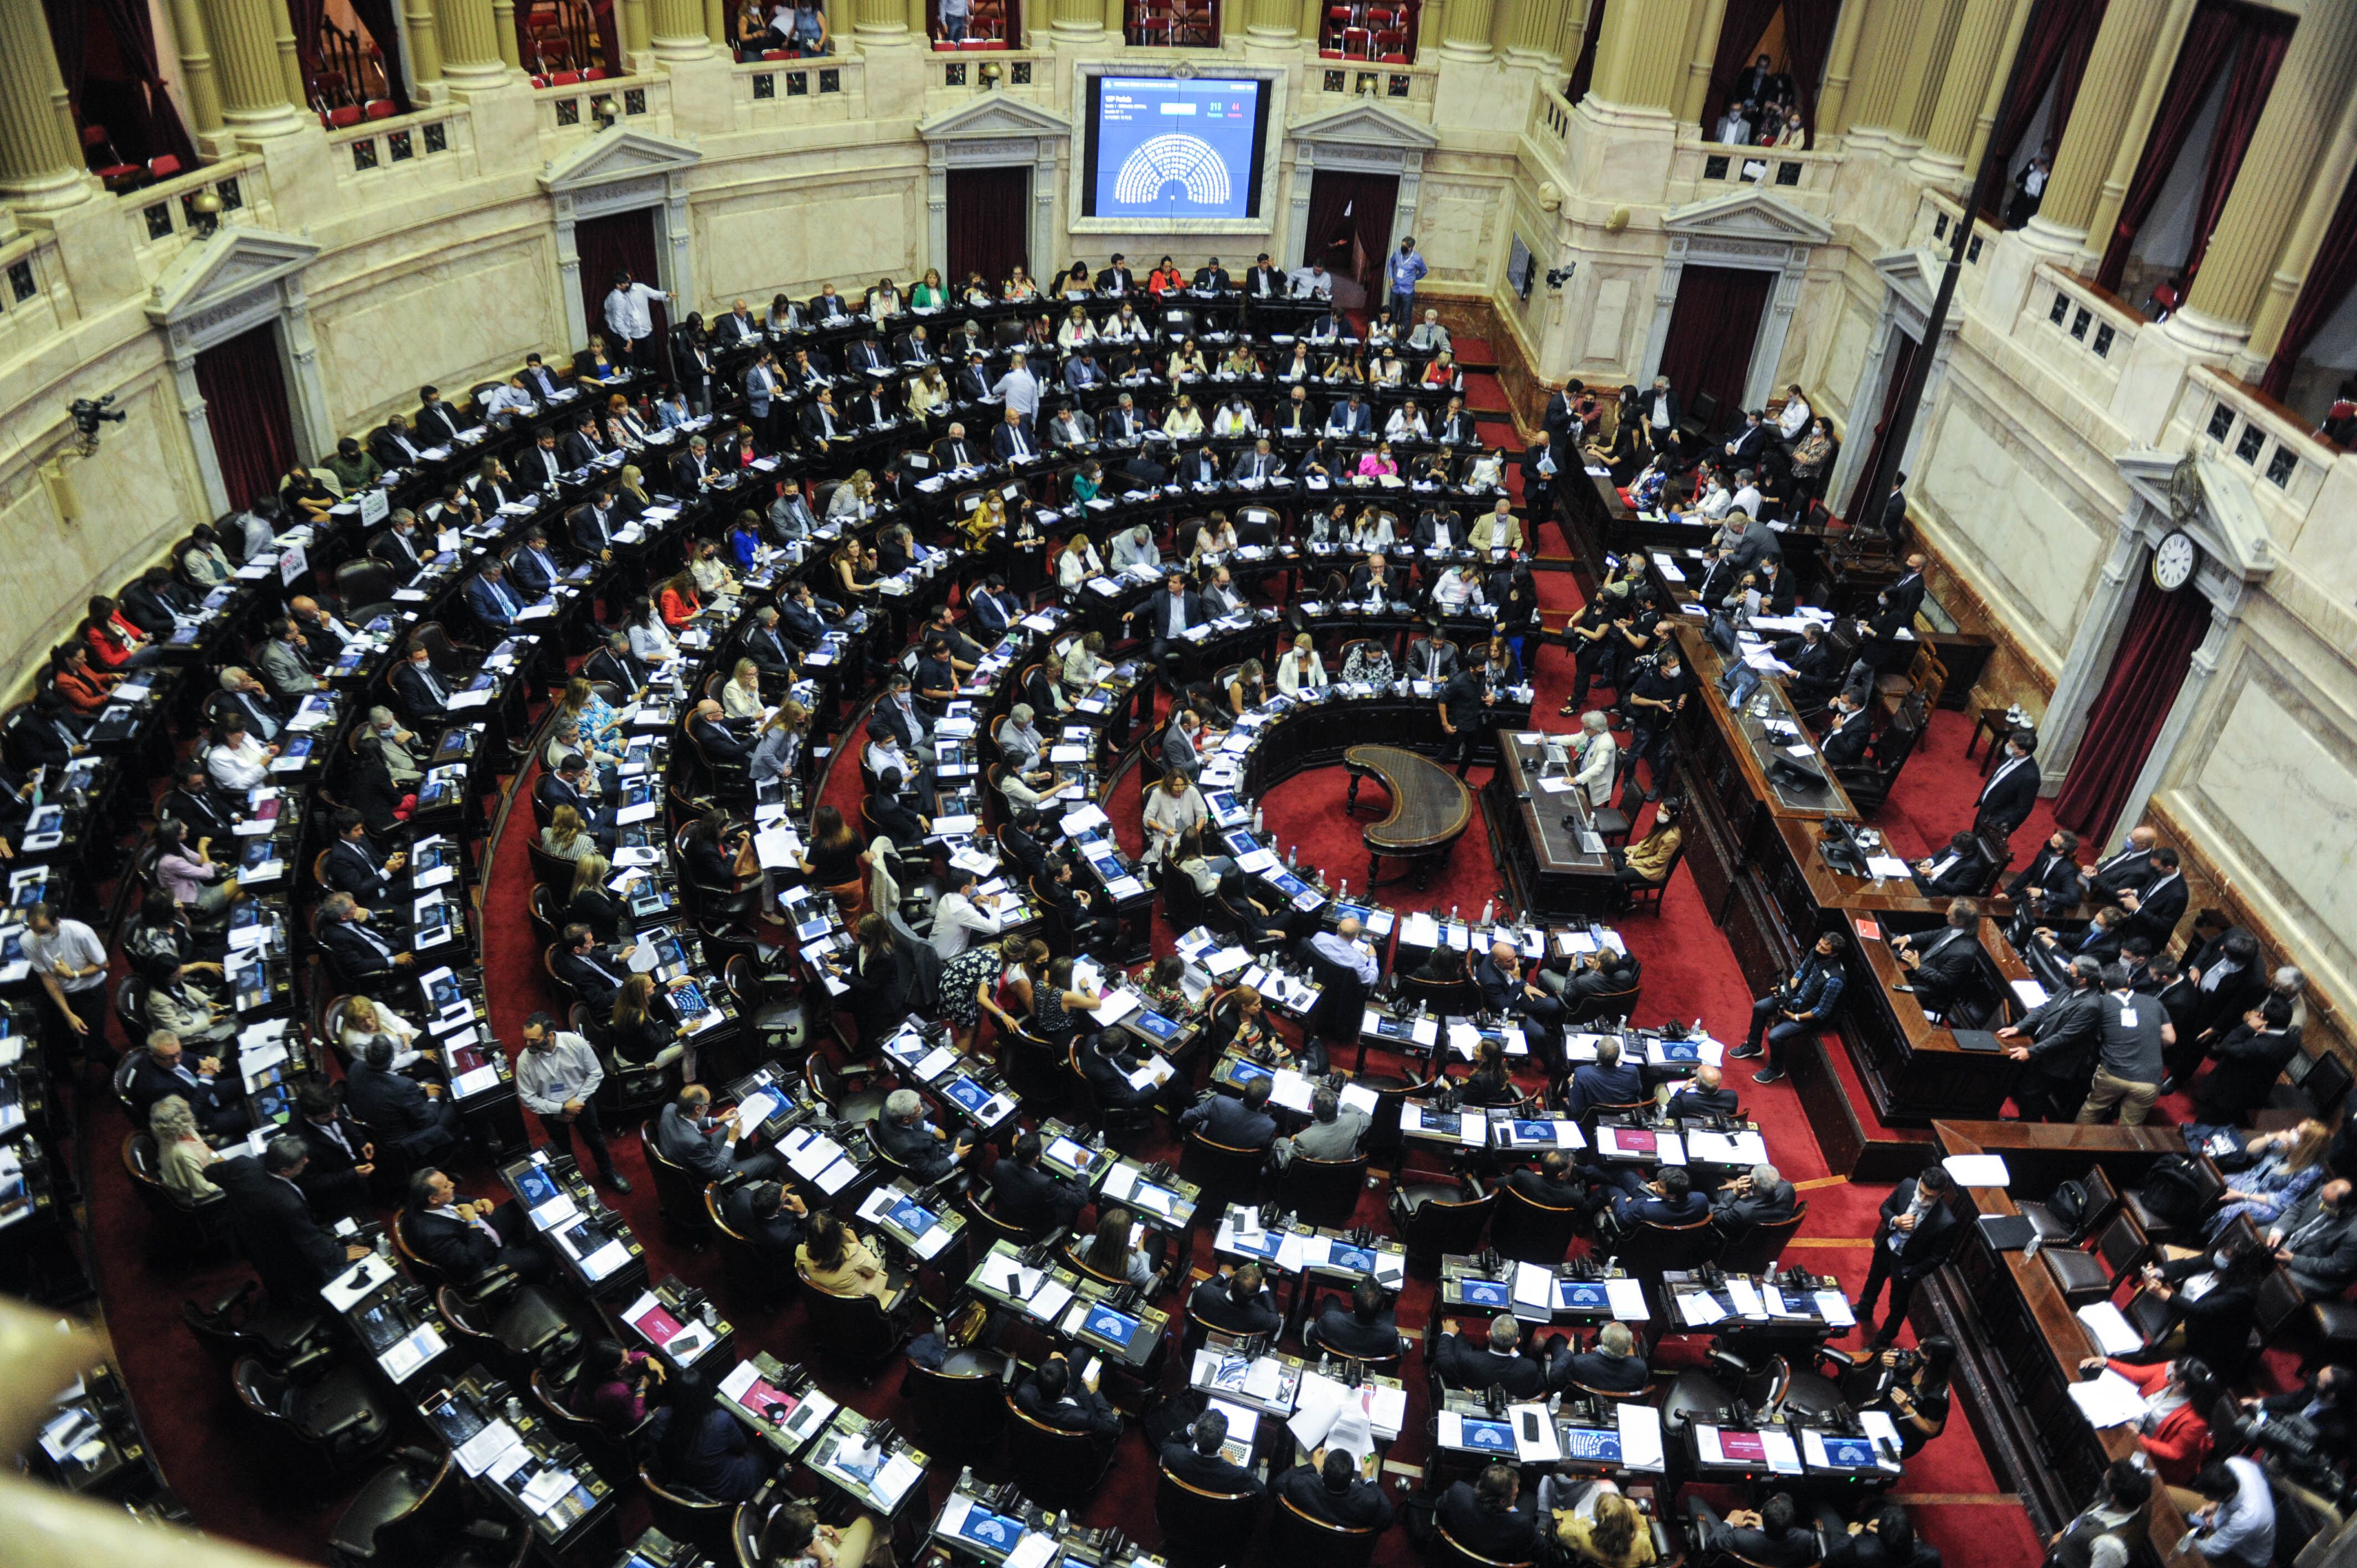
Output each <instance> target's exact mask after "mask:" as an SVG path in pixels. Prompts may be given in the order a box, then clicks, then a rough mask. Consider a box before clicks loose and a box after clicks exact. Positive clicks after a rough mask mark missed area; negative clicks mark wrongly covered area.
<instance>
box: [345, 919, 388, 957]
mask: <svg viewBox="0 0 2357 1568" xmlns="http://www.w3.org/2000/svg"><path fill="white" fill-rule="evenodd" d="M348 924H349V925H350V927H351V929H353V930H355V931H358V932H359V933H360V934H361V940H362V941H364V942H366V943H368V945H369V946H371V947H372V948H374V949H375V950H376V952H377V956H378V957H379V958H387V959H389V958H391V957H392V956H393V950H392V949H391V948H389V947H387V946H385V944H384V943H383V942H382V941H380V940H378V939H377V934H376V933H375V932H374V931H371V930H370V929H368V928H367V927H366V926H363V925H361V923H360V922H359V921H357V920H354V921H350V922H348Z"/></svg>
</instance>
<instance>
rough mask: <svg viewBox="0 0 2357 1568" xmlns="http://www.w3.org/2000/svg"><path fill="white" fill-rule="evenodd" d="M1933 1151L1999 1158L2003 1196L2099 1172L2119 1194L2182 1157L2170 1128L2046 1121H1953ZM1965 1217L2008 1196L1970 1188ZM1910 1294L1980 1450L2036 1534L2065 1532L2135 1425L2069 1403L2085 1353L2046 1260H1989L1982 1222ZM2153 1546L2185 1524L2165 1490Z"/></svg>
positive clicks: (2082, 1333)
mask: <svg viewBox="0 0 2357 1568" xmlns="http://www.w3.org/2000/svg"><path fill="white" fill-rule="evenodd" d="M1932 1136H1933V1137H1934V1138H1935V1139H1936V1140H1937V1141H1938V1144H1939V1146H1940V1148H1941V1150H1942V1151H1943V1152H1944V1153H1946V1154H1952V1155H1976V1154H1994V1155H2004V1156H2005V1161H2006V1165H2007V1170H2008V1172H2009V1174H2010V1175H2011V1176H2012V1177H2013V1187H2012V1192H2018V1193H2021V1194H2022V1195H2023V1196H2025V1197H2038V1196H2042V1195H2043V1194H2045V1193H2047V1192H2050V1191H2051V1190H2052V1189H2053V1187H2054V1184H2055V1183H2056V1182H2058V1181H2060V1180H2061V1179H2063V1178H2064V1177H2065V1176H2079V1175H2083V1174H2084V1172H2085V1171H2086V1169H2087V1167H2088V1166H2089V1165H2102V1166H2103V1167H2104V1171H2105V1173H2106V1174H2108V1175H2110V1176H2111V1177H2112V1178H2113V1182H2114V1184H2115V1186H2120V1187H2127V1186H2131V1185H2133V1184H2134V1183H2136V1181H2137V1180H2139V1179H2141V1177H2142V1176H2143V1174H2144V1171H2145V1169H2146V1168H2147V1166H2149V1165H2151V1164H2152V1162H2153V1161H2155V1160H2157V1159H2158V1158H2159V1157H2160V1156H2161V1155H2167V1154H2182V1153H2184V1151H2185V1145H2184V1140H2183V1139H2181V1138H2179V1136H2178V1134H2177V1131H2176V1129H2175V1128H2172V1127H2156V1126H2149V1125H2147V1126H2144V1127H2113V1126H2100V1127H2080V1126H2074V1125H2065V1124H2058V1123H2045V1122H1950V1121H1944V1120H1943V1121H1939V1122H1933V1123H1932ZM1960 1207H1961V1208H1969V1209H1971V1210H1972V1211H1973V1212H1975V1213H1976V1214H2016V1213H2018V1212H2019V1209H2018V1208H2017V1207H2016V1206H2015V1203H2014V1199H2013V1197H2012V1196H2011V1193H2009V1192H2008V1191H2007V1190H2005V1189H2001V1188H1997V1187H1968V1188H1966V1189H1965V1192H1964V1202H1963V1203H1962V1204H1961V1205H1960ZM1924 1286H1925V1288H1924V1289H1922V1290H1921V1291H1918V1292H1917V1293H1916V1296H1915V1300H1916V1302H1917V1303H1918V1304H1919V1305H1918V1307H1917V1311H1918V1313H1919V1314H1922V1313H1928V1314H1929V1315H1930V1317H1931V1318H1932V1322H1930V1323H1928V1324H1923V1325H1919V1329H1918V1331H1919V1332H1930V1331H1937V1332H1940V1333H1943V1334H1945V1335H1947V1336H1948V1337H1949V1338H1951V1339H1953V1341H1954V1342H1955V1345H1956V1353H1957V1361H1956V1378H1955V1390H1956V1391H1957V1392H1958V1393H1959V1394H1960V1395H1961V1396H1962V1398H1963V1404H1964V1413H1965V1415H1966V1416H1967V1417H1968V1418H1969V1419H1970V1420H1971V1422H1972V1423H1973V1431H1974V1434H1975V1436H1977V1437H1978V1438H1979V1440H1980V1444H1981V1449H1982V1452H1983V1453H1985V1454H1986V1455H1988V1457H1989V1461H1990V1465H1991V1467H1992V1469H1994V1470H1995V1471H1996V1473H1997V1474H1998V1475H1999V1476H2000V1477H2003V1479H2004V1480H2005V1481H2006V1482H2007V1484H2008V1485H2009V1486H2010V1487H2012V1488H2013V1489H2014V1490H2015V1491H2017V1492H2018V1493H2019V1494H2020V1495H2021V1501H2022V1506H2023V1509H2025V1511H2027V1512H2028V1514H2029V1523H2030V1526H2031V1528H2032V1529H2034V1530H2037V1531H2038V1533H2039V1534H2040V1536H2045V1535H2049V1534H2051V1533H2052V1532H2053V1531H2054V1530H2059V1529H2061V1527H2062V1526H2063V1525H2064V1524H2067V1523H2068V1522H2070V1520H2072V1517H2073V1516H2074V1515H2076V1514H2077V1513H2078V1511H2079V1510H2080V1509H2083V1508H2084V1507H2085V1506H2086V1505H2087V1504H2088V1503H2089V1502H2090V1501H2092V1500H2093V1498H2094V1496H2095V1493H2096V1490H2097V1488H2098V1487H2099V1486H2100V1485H2101V1483H2102V1479H2103V1474H2104V1469H2105V1468H2106V1467H2107V1466H2109V1465H2110V1464H2111V1462H2112V1461H2113V1460H2115V1459H2120V1458H2125V1457H2126V1456H2127V1455H2131V1454H2133V1453H2135V1452H2136V1432H2135V1429H2134V1428H2132V1427H2126V1426H2114V1427H2106V1428H2104V1429H2103V1430H2101V1431H2098V1430H2097V1429H2096V1428H2094V1427H2093V1426H2090V1425H2089V1424H2088V1423H2087V1418H2086V1417H2085V1416H2083V1415H2081V1414H2080V1413H2079V1407H2078V1405H2077V1404H2075V1403H2074V1402H2072V1399H2071V1395H2070V1393H2069V1388H2070V1385H2071V1384H2072V1383H2073V1382H2075V1381H2077V1380H2078V1365H2079V1362H2080V1360H2081V1359H2083V1358H2085V1357H2088V1356H2092V1355H2094V1354H2095V1353H2096V1350H2095V1346H2094V1343H2093V1340H2091V1339H2090V1338H2089V1337H2088V1335H2087V1331H2086V1329H2085V1327H2084V1326H2083V1325H2082V1324H2081V1323H2080V1321H2079V1319H2078V1316H2077V1315H2076V1314H2075V1313H2073V1312H2072V1308H2071V1305H2070V1304H2069V1303H2068V1302H2066V1301H2064V1300H2063V1299H2062V1292H2061V1288H2060V1287H2058V1286H2057V1285H2056V1284H2055V1283H2054V1277H2053V1275H2052V1273H2050V1271H2049V1270H2048V1268H2047V1266H2046V1263H2045V1262H2044V1260H2042V1259H2039V1258H2025V1257H2024V1256H2023V1255H2022V1254H2021V1253H2019V1252H1999V1251H1996V1249H1995V1248H1993V1247H1991V1246H1990V1245H1989V1244H1988V1241H1987V1239H1986V1237H1984V1236H1983V1235H1982V1234H1981V1230H1980V1227H1979V1226H1978V1225H1972V1226H1970V1227H1969V1233H1968V1234H1967V1235H1966V1236H1965V1237H1964V1240H1963V1241H1962V1243H1961V1244H1960V1245H1959V1247H1958V1248H1957V1252H1956V1256H1955V1258H1954V1260H1953V1262H1952V1263H1951V1264H1950V1266H1948V1267H1946V1268H1943V1269H1941V1270H1939V1271H1937V1272H1936V1273H1933V1274H1932V1277H1931V1278H1930V1279H1929V1280H1927V1281H1926V1282H1924ZM2152 1508H2153V1514H2152V1530H2151V1540H2152V1542H2153V1543H2154V1545H2153V1547H2152V1548H2147V1551H2146V1552H2144V1553H2143V1554H2142V1555H2143V1557H2144V1560H2145V1561H2146V1562H2147V1563H2150V1562H2153V1561H2156V1560H2157V1559H2158V1551H2157V1550H2155V1548H2158V1547H2159V1546H2161V1545H2163V1544H2165V1543H2169V1542H2173V1541H2176V1540H2177V1538H2178V1537H2179V1535H2181V1534H2182V1533H2184V1530H2185V1520H2184V1516H2183V1515H2182V1514H2180V1513H2179V1511H2178V1509H2177V1508H2176V1507H2175V1505H2173V1504H2172V1503H2170V1502H2169V1498H2168V1495H2167V1494H2166V1493H2165V1492H2162V1491H2159V1490H2158V1489H2156V1490H2155V1492H2154V1494H2153V1500H2152Z"/></svg>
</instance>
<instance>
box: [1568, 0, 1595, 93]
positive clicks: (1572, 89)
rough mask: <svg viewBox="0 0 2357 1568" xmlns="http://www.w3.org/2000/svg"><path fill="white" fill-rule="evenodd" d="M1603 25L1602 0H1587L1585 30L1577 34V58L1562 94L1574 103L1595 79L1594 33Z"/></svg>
mask: <svg viewBox="0 0 2357 1568" xmlns="http://www.w3.org/2000/svg"><path fill="white" fill-rule="evenodd" d="M1603 27H1604V0H1587V31H1586V32H1584V33H1582V34H1580V35H1579V59H1577V60H1575V61H1574V62H1573V63H1572V67H1571V81H1570V82H1569V84H1568V85H1566V87H1565V88H1564V90H1563V95H1564V96H1565V97H1566V98H1568V99H1570V100H1571V101H1572V102H1574V103H1577V102H1579V101H1580V100H1581V99H1583V98H1585V97H1587V84H1588V83H1589V82H1591V81H1595V80H1596V35H1597V34H1598V32H1600V31H1601V30H1602V29H1603Z"/></svg>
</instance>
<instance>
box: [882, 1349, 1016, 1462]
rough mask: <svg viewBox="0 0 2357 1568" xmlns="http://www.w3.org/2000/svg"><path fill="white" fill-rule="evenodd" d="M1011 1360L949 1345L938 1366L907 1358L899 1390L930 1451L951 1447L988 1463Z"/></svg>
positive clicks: (1001, 1424) (1001, 1426) (1002, 1418)
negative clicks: (912, 1409) (904, 1397)
mask: <svg viewBox="0 0 2357 1568" xmlns="http://www.w3.org/2000/svg"><path fill="white" fill-rule="evenodd" d="M1013 1365H1014V1363H1013V1362H1012V1361H1011V1360H1010V1359H1008V1358H1007V1357H1006V1356H1004V1355H1001V1354H1000V1353H999V1352H997V1351H996V1350H985V1349H977V1348H962V1349H956V1350H952V1351H951V1352H950V1353H949V1355H948V1356H947V1357H946V1358H944V1359H943V1360H942V1364H941V1366H940V1367H939V1368H938V1369H936V1368H932V1367H928V1366H926V1365H925V1364H924V1363H923V1362H921V1361H916V1360H911V1361H910V1362H909V1373H908V1376H907V1378H906V1379H904V1380H902V1382H901V1384H900V1392H901V1393H902V1394H903V1395H905V1396H906V1397H907V1398H908V1400H909V1403H910V1404H912V1405H914V1406H915V1407H916V1412H917V1419H916V1425H917V1429H918V1431H919V1432H920V1434H923V1437H924V1442H925V1448H926V1451H927V1452H928V1453H932V1454H940V1453H942V1452H943V1451H944V1450H948V1451H952V1452H954V1453H956V1454H958V1455H961V1456H962V1457H964V1458H966V1459H968V1460H969V1461H971V1462H973V1463H977V1464H985V1465H986V1464H988V1463H990V1461H991V1460H993V1459H995V1458H996V1456H997V1454H998V1436H999V1434H1000V1433H1001V1432H1002V1431H1004V1430H1005V1428H1006V1392H1005V1391H1006V1376H1007V1373H1008V1371H1009V1369H1011V1368H1012V1367H1013Z"/></svg>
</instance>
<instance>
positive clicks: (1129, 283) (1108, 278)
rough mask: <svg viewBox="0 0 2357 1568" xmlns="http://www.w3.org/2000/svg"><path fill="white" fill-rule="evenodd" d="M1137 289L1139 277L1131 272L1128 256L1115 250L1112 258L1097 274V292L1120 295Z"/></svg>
mask: <svg viewBox="0 0 2357 1568" xmlns="http://www.w3.org/2000/svg"><path fill="white" fill-rule="evenodd" d="M1136 289H1137V279H1136V278H1135V276H1133V275H1132V274H1131V273H1130V270H1129V266H1128V258H1126V257H1125V256H1124V255H1123V254H1122V253H1121V252H1119V251H1115V252H1114V253H1113V258H1112V260H1111V261H1110V262H1109V263H1107V264H1106V265H1105V266H1104V268H1103V270H1102V271H1100V272H1099V273H1098V274H1097V292H1098V293H1099V294H1114V295H1119V294H1132V293H1135V292H1136Z"/></svg>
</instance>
